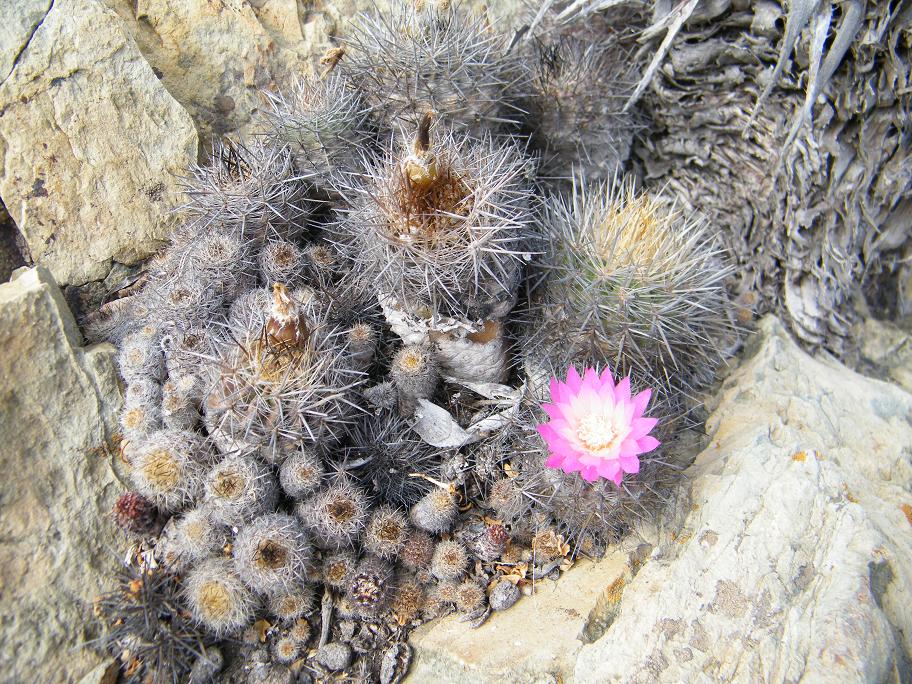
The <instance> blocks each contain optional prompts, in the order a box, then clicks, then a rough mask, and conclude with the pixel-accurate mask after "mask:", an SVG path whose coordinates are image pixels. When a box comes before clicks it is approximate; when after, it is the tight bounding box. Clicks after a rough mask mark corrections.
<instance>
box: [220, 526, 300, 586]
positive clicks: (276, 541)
mask: <svg viewBox="0 0 912 684" xmlns="http://www.w3.org/2000/svg"><path fill="white" fill-rule="evenodd" d="M232 555H233V556H234V567H235V569H236V572H237V574H238V576H239V577H240V578H241V579H242V580H243V581H244V583H245V584H247V586H249V587H250V588H251V589H253V590H254V591H257V592H259V593H262V594H266V595H270V596H274V595H275V594H278V593H289V592H290V591H291V590H292V588H293V587H298V586H300V585H301V584H302V583H303V581H304V578H305V574H306V570H307V563H308V561H309V560H310V556H311V547H310V543H309V541H308V539H307V535H306V534H305V532H304V529H303V528H302V527H301V524H300V522H298V521H297V520H296V519H295V518H294V517H292V516H290V515H284V514H282V513H271V514H269V515H264V516H261V517H259V518H257V519H256V520H254V521H253V522H251V523H249V524H248V525H245V526H244V527H242V528H241V529H240V531H238V534H237V537H236V538H235V541H234V548H233V551H232Z"/></svg>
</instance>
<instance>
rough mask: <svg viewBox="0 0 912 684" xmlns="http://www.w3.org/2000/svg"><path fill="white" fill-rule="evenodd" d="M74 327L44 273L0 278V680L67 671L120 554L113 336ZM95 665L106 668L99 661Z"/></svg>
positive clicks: (59, 676)
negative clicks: (92, 337) (93, 341)
mask: <svg viewBox="0 0 912 684" xmlns="http://www.w3.org/2000/svg"><path fill="white" fill-rule="evenodd" d="M81 344H82V338H81V335H80V333H79V330H78V328H77V327H76V322H75V321H74V319H73V317H72V315H71V314H70V312H69V310H68V309H67V308H66V304H65V303H64V301H63V296H62V294H61V292H60V290H59V288H58V287H57V285H56V284H55V283H54V281H53V278H52V277H51V275H50V274H49V273H48V271H46V270H45V269H43V268H40V267H39V268H37V269H31V270H20V271H18V272H17V274H15V276H14V279H13V281H12V282H10V283H6V284H4V285H0V348H2V349H3V352H4V353H3V354H0V377H2V378H4V379H5V380H4V383H3V386H2V388H0V415H2V420H0V469H2V472H3V473H4V477H3V479H2V482H0V605H2V611H0V642H2V643H3V649H2V651H0V671H2V673H3V674H2V675H0V679H2V680H3V681H9V682H76V681H79V680H80V679H81V678H82V677H84V676H85V675H87V674H88V673H89V672H90V671H92V670H93V669H94V668H96V667H98V666H99V664H100V663H101V662H102V660H101V658H100V657H99V656H97V655H95V654H94V653H92V652H91V651H90V650H87V649H85V648H84V642H85V641H86V639H87V638H91V637H93V636H95V635H94V634H92V633H91V632H90V630H91V629H92V628H93V625H94V619H93V618H92V615H91V605H90V604H91V601H92V599H93V598H94V596H95V595H96V594H98V593H99V592H100V591H102V590H103V588H104V583H105V579H106V578H107V577H110V576H111V573H112V572H113V571H114V568H115V567H116V565H117V559H116V558H115V557H114V556H112V554H111V551H110V549H112V548H114V547H116V545H117V539H118V533H117V532H116V530H115V529H114V528H113V525H112V523H111V516H110V514H109V513H110V510H111V507H112V506H113V503H114V500H115V499H116V496H117V493H118V490H119V489H120V488H121V487H120V485H119V484H118V483H117V482H116V480H115V478H114V476H113V474H112V471H111V468H110V463H109V460H110V455H106V453H108V454H109V451H110V440H111V438H112V437H113V435H114V434H115V432H116V430H117V411H118V408H119V406H118V405H119V401H120V400H119V397H120V390H119V387H118V380H117V373H116V370H115V366H114V357H115V351H114V348H113V347H111V346H110V345H98V346H94V347H82V346H80V345H81ZM100 671H102V672H103V671H104V668H101V670H100Z"/></svg>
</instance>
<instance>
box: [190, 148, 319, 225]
mask: <svg viewBox="0 0 912 684" xmlns="http://www.w3.org/2000/svg"><path fill="white" fill-rule="evenodd" d="M301 180H302V179H301V178H300V177H299V176H298V175H296V172H295V170H294V163H293V159H292V155H291V152H290V151H289V150H288V148H287V147H285V146H283V145H276V144H273V143H271V142H268V141H263V140H258V141H254V142H251V143H249V144H240V143H236V142H230V141H229V142H225V143H221V144H218V145H216V146H215V149H214V150H213V153H212V161H211V163H210V164H209V165H208V166H201V167H197V168H196V169H195V170H194V174H193V176H192V177H191V178H189V179H188V180H187V181H186V188H185V192H186V194H187V197H188V198H189V199H188V202H187V203H186V204H185V205H184V207H183V210H184V211H185V212H186V215H187V216H188V217H189V218H190V219H191V220H192V221H194V223H193V224H192V225H193V226H194V227H195V228H197V227H198V228H197V229H198V230H209V229H211V228H213V227H214V228H215V229H219V230H220V229H222V227H225V228H228V229H229V230H230V232H231V234H233V235H235V236H237V237H240V238H243V239H246V240H251V241H255V242H258V243H259V242H262V240H263V239H264V238H265V236H266V233H267V230H268V229H274V230H279V231H281V234H283V235H285V236H286V237H295V236H299V235H301V234H302V233H303V232H304V230H305V228H306V218H307V216H308V214H309V213H310V212H311V211H312V209H313V207H312V204H311V201H310V200H308V199H307V187H306V186H305V185H304V184H303V183H302V182H301Z"/></svg>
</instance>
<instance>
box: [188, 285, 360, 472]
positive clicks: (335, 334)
mask: <svg viewBox="0 0 912 684" xmlns="http://www.w3.org/2000/svg"><path fill="white" fill-rule="evenodd" d="M301 308H302V307H301V305H300V304H299V303H298V302H297V301H295V300H294V299H292V298H291V297H290V296H289V294H288V292H287V290H286V289H285V288H284V286H283V285H281V284H276V286H275V293H274V303H273V308H272V314H271V316H270V318H269V319H268V321H267V323H266V325H265V326H264V327H263V328H261V329H255V330H249V329H248V330H238V331H237V334H236V335H232V337H233V339H232V340H231V341H229V342H224V343H218V342H216V346H215V349H213V351H212V353H211V354H210V356H209V357H208V359H207V367H206V370H207V373H208V375H209V378H210V380H209V383H210V390H209V393H208V396H207V398H206V401H205V404H204V406H205V414H206V416H205V417H206V425H207V428H208V430H209V432H210V434H211V435H213V436H214V439H216V440H218V441H219V442H221V444H222V446H221V448H223V449H225V450H228V451H230V450H232V449H235V448H240V449H247V450H250V449H258V453H259V455H260V456H261V457H262V458H264V459H266V460H268V461H271V462H281V461H282V460H284V458H286V457H287V455H288V454H290V453H292V452H293V451H294V450H295V448H296V445H297V444H298V443H299V442H300V441H302V440H303V441H307V442H314V441H317V440H320V439H338V438H340V437H341V436H342V434H343V433H344V431H345V429H346V425H347V424H348V423H350V422H351V419H350V418H349V416H350V414H351V413H352V412H353V411H354V410H355V407H354V405H353V404H352V403H351V402H350V400H349V399H348V398H347V396H346V395H347V393H348V392H349V391H351V390H352V389H353V388H354V387H356V386H357V385H358V384H359V383H360V374H359V373H357V372H356V371H354V370H352V369H350V368H346V367H345V360H346V354H345V348H344V335H342V334H341V333H340V332H339V331H338V330H336V329H333V328H332V327H331V326H330V325H329V324H328V323H327V322H326V321H325V320H324V321H315V320H311V319H309V318H307V317H305V316H304V315H303V314H302V313H301Z"/></svg>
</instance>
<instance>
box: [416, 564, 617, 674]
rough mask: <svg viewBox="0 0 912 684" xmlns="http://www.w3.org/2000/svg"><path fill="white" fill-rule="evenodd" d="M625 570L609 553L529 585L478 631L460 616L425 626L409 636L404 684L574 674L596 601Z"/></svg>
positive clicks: (435, 621)
mask: <svg viewBox="0 0 912 684" xmlns="http://www.w3.org/2000/svg"><path fill="white" fill-rule="evenodd" d="M626 572H628V571H627V558H626V555H625V554H624V553H623V552H621V551H612V552H611V553H610V554H609V555H608V556H606V557H605V558H603V559H602V560H600V561H599V562H598V563H592V562H589V561H579V562H578V563H577V564H576V565H575V566H574V567H573V568H572V569H571V570H570V571H569V572H567V573H565V574H564V575H563V576H562V577H561V578H560V580H559V581H557V582H552V581H551V580H542V581H539V582H536V583H535V595H534V596H531V597H526V598H524V599H522V600H521V601H519V602H518V603H516V605H514V606H513V607H512V608H510V609H509V610H507V611H504V612H502V613H501V612H497V613H494V614H492V615H491V617H489V618H488V619H487V621H485V622H484V624H482V625H481V627H478V628H477V629H471V628H470V627H469V626H468V624H466V623H465V622H460V619H459V616H450V617H447V618H444V619H442V620H434V621H433V622H429V623H427V624H424V625H422V626H421V627H419V628H418V629H416V630H415V631H414V632H413V633H412V635H411V636H410V641H411V644H412V647H413V649H414V657H413V659H412V665H411V668H410V669H409V674H408V677H406V679H405V682H407V683H409V684H411V683H414V684H419V683H420V682H435V681H436V682H447V683H448V684H469V683H472V684H475V683H479V684H482V683H483V684H488V683H490V684H494V683H495V682H497V683H499V682H538V681H540V682H542V684H544V683H545V682H549V681H551V682H557V681H559V678H560V677H562V676H563V677H565V676H566V673H569V672H572V670H573V664H574V660H575V656H576V653H577V652H578V651H579V650H580V648H581V647H582V642H581V641H580V640H579V636H580V634H581V633H582V632H583V630H584V629H585V627H586V625H587V623H588V621H589V617H590V611H591V610H592V608H593V605H594V601H595V597H597V596H599V595H600V594H601V593H602V592H604V591H605V589H606V587H610V586H613V582H615V581H616V580H617V579H618V578H622V577H623V576H624V574H625V573H626ZM548 677H550V678H551V679H548Z"/></svg>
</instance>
